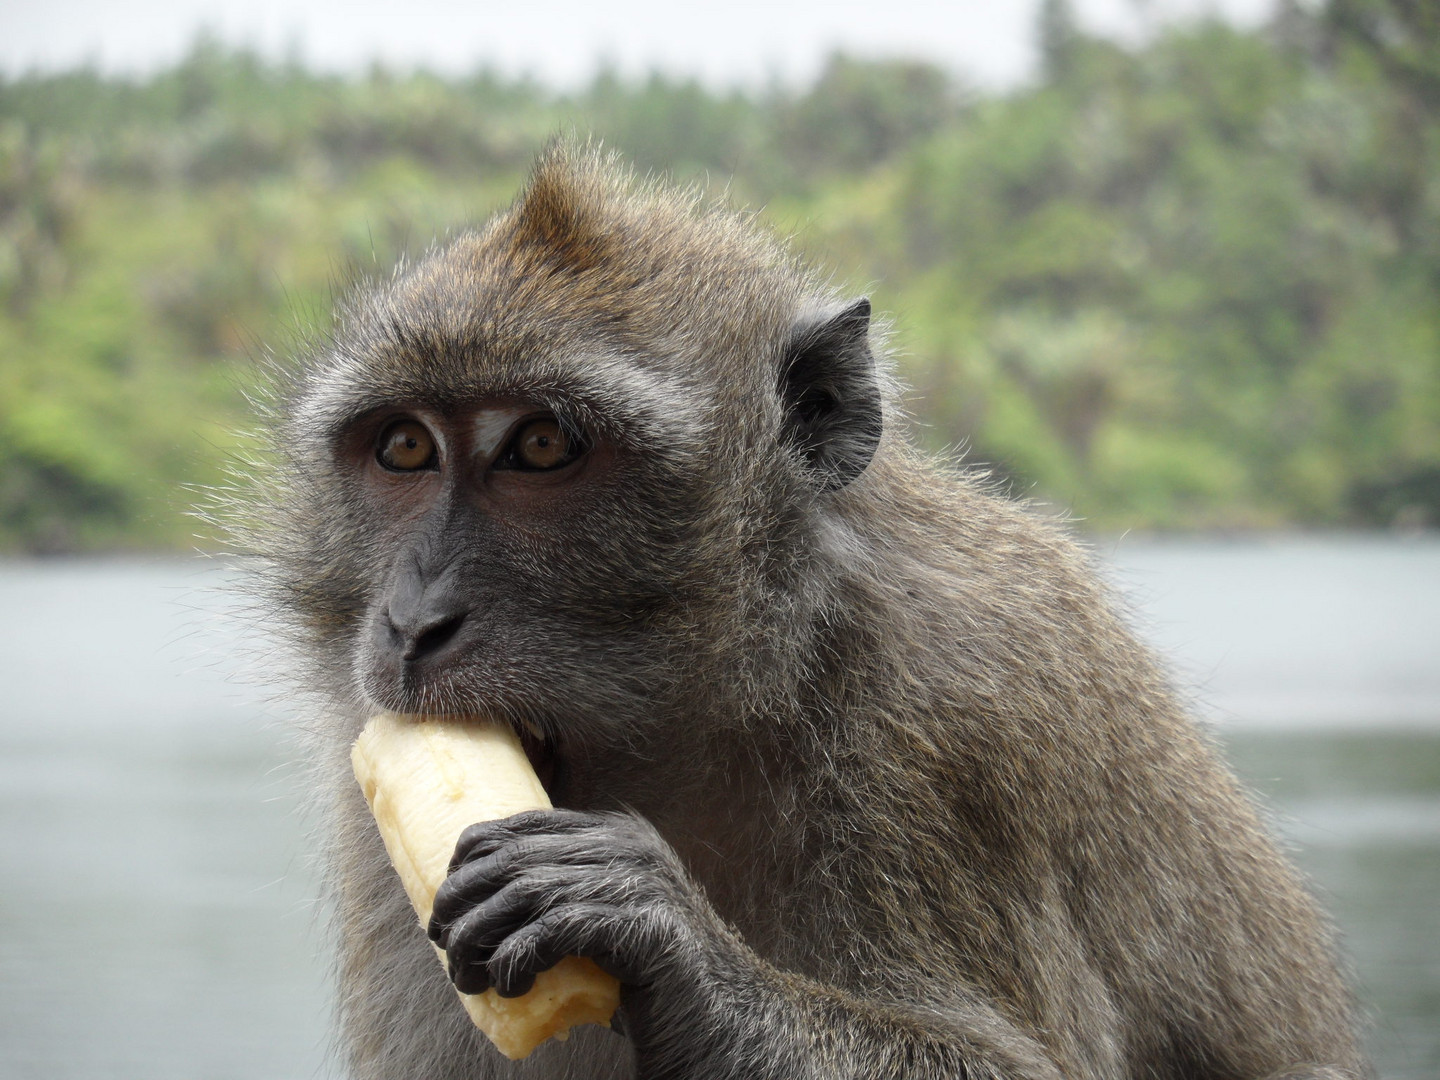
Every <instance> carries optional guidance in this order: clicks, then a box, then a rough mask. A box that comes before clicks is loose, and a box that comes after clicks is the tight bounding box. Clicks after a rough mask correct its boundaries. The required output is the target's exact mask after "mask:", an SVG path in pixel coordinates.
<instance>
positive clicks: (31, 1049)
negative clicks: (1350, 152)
mask: <svg viewBox="0 0 1440 1080" xmlns="http://www.w3.org/2000/svg"><path fill="white" fill-rule="evenodd" d="M1100 554H1101V555H1102V557H1103V558H1104V559H1105V560H1106V562H1107V564H1108V565H1109V566H1110V567H1111V568H1112V571H1111V572H1112V573H1113V575H1114V579H1115V581H1116V582H1117V584H1118V586H1119V587H1120V588H1122V589H1123V590H1124V591H1125V592H1126V594H1127V595H1128V596H1130V597H1131V598H1132V600H1133V601H1134V602H1135V603H1136V604H1137V605H1138V608H1139V615H1138V625H1139V626H1140V628H1141V630H1142V632H1143V633H1144V634H1145V635H1146V636H1147V637H1148V638H1149V639H1150V640H1152V641H1153V642H1155V643H1156V645H1157V647H1159V648H1160V649H1161V650H1162V651H1164V653H1165V654H1166V655H1167V656H1169V657H1170V658H1171V660H1172V662H1173V664H1174V666H1175V667H1176V669H1177V671H1178V672H1179V673H1180V677H1181V679H1182V680H1183V682H1184V683H1185V685H1187V686H1189V687H1191V688H1193V694H1194V700H1195V702H1196V708H1197V710H1198V711H1199V712H1200V713H1201V714H1202V715H1204V716H1205V717H1206V718H1207V719H1208V720H1210V721H1212V722H1214V723H1215V724H1216V725H1217V730H1218V731H1219V732H1220V734H1221V736H1222V738H1223V739H1224V741H1225V743H1226V744H1227V746H1228V747H1229V749H1230V751H1231V754H1232V760H1233V761H1234V762H1235V764H1236V767H1237V769H1238V770H1239V771H1240V772H1241V774H1242V775H1243V776H1244V777H1245V778H1246V779H1247V780H1248V781H1249V782H1250V783H1251V784H1252V785H1253V786H1254V787H1255V788H1256V789H1257V790H1259V791H1261V792H1263V793H1264V795H1265V797H1266V800H1267V802H1268V804H1269V806H1270V807H1271V809H1272V810H1273V811H1274V814H1275V816H1276V820H1277V824H1278V827H1279V828H1281V830H1282V831H1283V832H1284V833H1285V834H1286V835H1287V836H1288V837H1289V839H1290V840H1291V842H1292V843H1293V844H1294V845H1296V847H1297V857H1298V858H1299V860H1300V861H1301V863H1302V864H1303V865H1304V867H1305V868H1306V869H1307V870H1308V871H1309V872H1310V873H1311V874H1312V876H1313V877H1314V878H1315V880H1316V882H1317V885H1318V887H1319V889H1320V890H1321V891H1322V893H1323V894H1324V895H1325V897H1326V899H1327V903H1328V904H1329V906H1330V908H1331V910H1332V911H1333V912H1334V914H1335V917H1336V919H1337V921H1338V922H1339V924H1340V925H1341V927H1342V929H1343V931H1344V933H1345V936H1346V940H1347V943H1348V946H1349V949H1350V952H1351V954H1352V956H1353V958H1354V962H1355V966H1356V970H1357V982H1358V985H1359V988H1360V992H1361V994H1362V996H1363V997H1364V999H1365V1001H1366V1003H1367V1006H1368V1007H1369V1008H1370V1009H1371V1011H1372V1013H1373V1015H1374V1017H1375V1027H1374V1032H1373V1037H1372V1040H1371V1046H1372V1051H1373V1053H1374V1056H1375V1058H1376V1060H1377V1062H1378V1063H1379V1064H1380V1066H1381V1073H1382V1075H1383V1076H1384V1077H1385V1078H1386V1080H1422V1078H1423V1080H1433V1078H1434V1077H1436V1076H1440V901H1437V897H1440V539H1436V538H1423V539H1415V540H1397V539H1390V538H1373V539H1372V538H1364V537H1344V538H1330V539H1295V538H1287V539H1281V540H1269V541H1248V540H1247V541H1244V542H1240V541H1236V542H1216V541H1183V542H1176V541H1171V542H1140V541H1136V540H1124V541H1118V542H1116V541H1111V542H1108V543H1106V544H1104V545H1101V547H1100ZM226 577H227V570H226V568H225V567H224V566H223V565H217V564H214V563H206V562H107V561H96V562H84V561H81V562H41V563H8V564H7V563H0V1075H3V1076H6V1077H14V1078H16V1080H32V1078H33V1080H72V1078H73V1080H82V1078H83V1080H108V1078H112V1077H113V1078H117V1080H118V1078H127V1080H128V1078H134V1077H145V1078H146V1080H211V1078H213V1080H230V1078H234V1080H261V1078H263V1080H286V1078H304V1080H308V1078H312V1077H318V1076H327V1075H334V1074H336V1072H337V1070H335V1069H334V1067H333V1066H332V1065H330V1064H329V1063H328V1060H327V1050H326V1041H327V1038H328V1035H327V1028H328V1014H329V1003H328V991H327V989H326V978H325V960H324V958H323V955H322V944H321V934H320V932H319V926H318V914H317V911H316V904H315V895H316V890H315V885H314V881H313V878H312V875H311V874H310V872H309V867H308V864H307V861H306V859H307V856H306V846H305V842H304V838H303V830H302V826H301V823H300V821H299V819H298V814H297V809H296V808H297V805H298V798H297V791H296V788H297V786H298V773H297V771H296V770H295V769H294V768H293V767H292V766H291V765H290V764H288V762H289V760H290V757H291V754H290V752H289V750H288V749H287V747H286V743H285V738H286V731H287V726H288V723H289V720H290V718H289V717H288V716H287V714H286V709H285V707H284V703H283V701H282V700H279V699H276V698H273V697H272V696H271V695H270V693H269V692H267V691H265V690H264V689H263V688H262V684H263V679H257V678H255V675H254V670H255V668H256V666H257V662H256V661H255V660H254V659H253V657H255V655H256V650H255V649H254V648H253V644H249V643H253V641H254V640H255V635H257V634H260V633H262V632H263V628H261V627H257V626H255V625H253V624H251V623H248V622H246V621H245V620H243V619H241V618H239V617H237V616H236V615H235V614H234V611H233V605H231V604H230V603H229V602H227V600H226V599H225V596H224V593H223V591H222V587H223V585H224V582H225V580H226ZM247 658H250V659H247ZM247 667H248V668H250V669H251V671H250V672H249V673H248V674H243V673H244V669H245V668H247ZM242 674H243V677H242Z"/></svg>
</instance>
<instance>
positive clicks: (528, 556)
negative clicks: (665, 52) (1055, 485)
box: [257, 144, 1369, 1080]
mask: <svg viewBox="0 0 1440 1080" xmlns="http://www.w3.org/2000/svg"><path fill="white" fill-rule="evenodd" d="M896 400H897V398H896V391H895V387H894V384H893V382H892V379H891V375H890V367H889V363H888V361H887V359H886V357H885V356H884V353H883V344H882V342H881V341H880V335H879V334H878V333H877V332H876V331H875V330H874V329H873V328H872V326H871V312H870V305H869V303H868V302H867V301H865V300H855V299H850V300H847V299H843V298H841V297H840V296H838V295H837V294H836V293H835V292H834V291H832V289H831V288H830V287H828V286H826V285H825V284H823V283H822V282H820V281H819V280H817V278H816V277H815V276H814V274H813V273H812V272H811V271H809V270H807V269H806V268H805V267H804V266H802V265H800V264H799V263H798V262H797V260H796V259H795V258H794V257H793V256H792V255H790V254H788V253H787V251H786V249H785V248H784V247H783V245H782V244H780V243H779V242H778V241H777V240H775V239H774V238H773V237H772V236H770V235H769V234H767V233H766V232H765V231H764V230H763V229H761V228H760V227H758V226H757V225H756V224H755V223H754V221H753V220H752V219H751V218H749V217H747V216H743V215H739V214H736V213H734V212H732V211H729V210H726V209H724V208H720V207H715V206H711V205H709V204H708V203H706V202H704V201H703V200H702V199H700V198H698V197H694V196H691V195H686V194H682V193H678V192H675V191H673V190H669V189H667V188H665V187H663V186H661V185H658V184H653V183H648V182H642V181H639V180H637V179H635V178H634V177H632V176H631V175H629V174H628V173H627V172H626V171H625V170H624V169H623V168H622V167H620V166H618V165H617V164H615V163H614V162H613V161H612V160H609V159H607V158H605V157H604V156H603V155H602V154H600V153H598V152H596V151H594V150H591V149H588V148H585V147H576V146H573V145H564V144H562V145H559V146H557V147H555V148H553V149H551V150H550V151H548V152H547V153H546V154H545V155H544V156H543V157H542V158H541V160H540V161H539V163H538V165H537V166H536V168H535V171H534V173H533V176H532V178H531V180H530V182H529V184H528V186H527V188H526V190H525V191H524V192H523V194H522V195H521V196H520V198H519V199H518V201H517V202H516V203H515V204H514V206H512V207H511V208H510V209H509V210H507V211H506V212H504V213H501V214H499V215H498V216H497V217H495V218H494V219H493V220H491V221H490V222H489V223H488V224H486V225H485V226H484V227H483V228H481V229H480V230H479V231H476V232H472V233H468V234H466V235H463V236H460V237H459V238H458V239H456V240H454V241H453V242H450V243H449V244H447V245H446V246H444V247H442V248H440V249H438V250H436V251H434V252H432V253H431V254H429V255H427V256H425V257H424V258H422V259H420V260H419V261H417V262H416V263H414V264H413V265H410V266H407V267H404V268H402V269H401V270H400V271H398V272H397V273H396V274H395V276H394V277H393V279H392V280H390V281H389V282H388V283H386V284H383V285H380V286H378V287H375V288H373V289H370V290H368V291H365V292H363V293H361V294H360V295H358V296H357V297H356V298H355V299H353V300H352V301H351V302H349V303H348V304H347V305H346V306H345V308H344V309H343V311H342V312H341V313H340V315H339V317H338V319H337V323H336V328H335V330H334V332H333V334H332V335H331V336H330V338H329V339H327V341H325V342H324V343H323V344H321V345H318V346H317V347H315V348H314V349H313V350H311V353H310V355H309V356H308V357H307V358H306V359H305V360H304V362H303V363H301V364H300V365H298V368H297V370H296V371H295V372H294V373H293V377H292V378H291V379H290V381H289V382H288V383H287V384H286V385H284V386H282V387H281V388H280V389H279V390H278V391H277V394H276V402H275V408H274V414H273V417H272V420H273V423H272V424H271V426H270V428H269V430H270V431H271V433H272V437H273V449H274V454H273V458H274V460H273V462H272V463H271V467H269V468H268V469H267V470H263V471H264V472H265V473H266V475H264V476H262V477H261V478H260V483H261V491H262V495H261V498H260V506H261V508H262V515H261V516H262V517H263V519H264V521H265V525H264V526H263V531H262V533H261V537H262V538H261V539H260V540H259V541H258V544H257V547H258V548H259V550H261V551H262V552H263V553H264V555H265V556H266V561H265V563H264V569H263V573H264V575H265V576H264V578H263V579H262V580H263V581H264V582H265V583H266V585H267V586H268V592H269V595H271V596H273V598H274V601H275V604H276V611H277V621H276V625H277V627H290V628H292V629H293V630H294V631H295V633H294V634H293V635H292V636H290V637H287V638H286V640H287V641H290V642H298V645H297V647H296V652H297V653H299V654H300V655H303V656H304V657H306V658H307V663H306V666H305V678H306V680H307V682H308V684H309V686H310V687H311V688H312V689H315V690H317V691H319V692H320V693H321V694H323V695H324V696H325V698H326V700H327V701H328V702H329V705H328V706H327V707H326V708H325V709H323V710H320V711H321V712H322V714H323V716H322V718H321V719H319V720H317V721H316V723H315V729H314V732H313V735H314V746H315V754H316V756H317V759H318V760H319V761H320V762H321V765H320V772H321V780H322V782H323V783H322V785H321V786H322V787H323V789H324V790H325V791H327V793H328V794H327V796H326V797H327V798H328V799H329V800H330V802H331V804H332V805H333V814H332V817H333V822H332V824H333V829H332V832H331V834H330V835H329V837H328V841H327V843H328V845H329V849H330V851H331V854H332V856H333V858H332V859H331V880H332V881H333V883H334V887H335V890H336V924H337V928H338V936H339V977H340V992H339V1002H340V1013H341V1020H342V1029H343V1041H344V1046H345V1052H346V1054H347V1055H348V1061H349V1068H350V1070H351V1072H352V1075H353V1076H355V1077H356V1078H358V1080H371V1078H397V1080H398V1078H406V1080H418V1078H421V1077H424V1078H427V1080H440V1078H459V1077H510V1076H525V1077H556V1078H559V1077H573V1078H592V1077H597V1078H619V1077H640V1078H644V1080H660V1078H672V1077H673V1078H682V1077H683V1078H696V1080H720V1078H727V1080H729V1078H734V1080H739V1078H742V1077H743V1078H746V1080H757V1078H760V1080H763V1078H773V1080H795V1078H801V1077H804V1078H813V1080H835V1078H866V1080H873V1078H880V1077H895V1078H900V1077H923V1078H940V1077H945V1078H948V1080H956V1078H962V1077H963V1078H967V1080H982V1078H988V1080H1001V1078H1004V1080H1042V1078H1043V1080H1058V1078H1061V1077H1064V1078H1066V1080H1122V1078H1123V1080H1278V1078H1280V1077H1285V1078H1290V1080H1299V1078H1302V1077H1303V1078H1306V1080H1321V1078H1325V1080H1340V1078H1348V1080H1357V1078H1361V1077H1365V1076H1368V1075H1369V1069H1368V1066H1367V1065H1366V1064H1365V1062H1364V1060H1363V1058H1362V1056H1361V1054H1360V1052H1359V1050H1358V1049H1357V1035H1356V1021H1355V1013H1354V1007H1353V1005H1352V1001H1351V998H1350V996H1349V993H1348V992H1347V989H1346V987H1345V985H1344V981H1343V979H1342V978H1341V977H1340V975H1339V974H1337V962H1336V956H1335V943H1334V939H1333V935H1332V932H1331V929H1330V927H1329V925H1328V924H1327V922H1326V920H1325V919H1324V918H1323V917H1322V916H1321V914H1319V913H1318V911H1317V909H1316V906H1315V904H1314V903H1313V902H1312V900H1311V898H1310V896H1309V895H1308V893H1307V890H1306V887H1305V885H1304V884H1303V883H1302V881H1300V880H1299V879H1298V878H1297V875H1296V873H1295V871H1294V870H1292V868H1291V867H1290V866H1289V865H1288V864H1287V862H1286V860H1285V859H1284V858H1282V856H1281V855H1280V854H1278V853H1277V850H1276V847H1275V845H1274V843H1273V842H1272V841H1271V839H1270V838H1269V837H1268V836H1267V834H1266V831H1265V829H1264V828H1263V827H1262V825H1261V823H1260V821H1259V819H1258V818H1257V813H1256V810H1255V808H1254V806H1253V805H1252V803H1251V801H1250V800H1249V798H1248V797H1247V796H1246V794H1245V793H1244V792H1243V791H1242V790H1241V788H1240V786H1239V785H1238V784H1237V782H1236V780H1235V779H1234V777H1233V776H1232V775H1231V773H1230V772H1229V771H1227V769H1226V768H1225V766H1223V765H1222V764H1221V763H1220V762H1219V760H1217V757H1216V754H1215V752H1214V749H1213V748H1212V746H1211V745H1210V744H1209V742H1208V741H1207V740H1206V739H1205V738H1204V737H1203V736H1202V735H1201V734H1199V733H1197V729H1196V727H1195V726H1194V724H1193V723H1192V722H1191V720H1189V719H1188V718H1187V717H1186V715H1185V711H1184V709H1183V708H1182V707H1181V705H1180V704H1179V703H1177V698H1176V694H1175V691H1174V690H1173V689H1172V687H1171V686H1170V684H1169V683H1168V681H1167V679H1166V677H1165V676H1164V675H1163V674H1162V673H1161V672H1160V671H1159V670H1157V666H1156V663H1155V661H1154V659H1153V658H1152V657H1151V655H1150V654H1149V653H1148V652H1147V651H1146V649H1145V648H1143V647H1142V646H1141V645H1140V644H1138V643H1137V642H1136V640H1135V638H1134V636H1133V635H1132V634H1131V632H1130V631H1129V630H1128V629H1127V627H1126V625H1125V622H1124V619H1123V617H1122V616H1121V615H1118V614H1117V612H1116V609H1115V605H1114V601H1113V598H1112V597H1111V596H1110V595H1109V594H1108V592H1107V590H1106V588H1104V587H1103V586H1102V585H1101V584H1099V583H1098V582H1097V579H1096V576H1095V574H1094V572H1093V570H1092V568H1091V566H1090V565H1089V560H1088V557H1087V555H1086V554H1085V553H1084V551H1083V550H1081V549H1080V548H1079V547H1077V545H1076V544H1075V543H1074V542H1072V541H1071V540H1070V539H1067V537H1066V536H1065V534H1064V532H1063V530H1062V529H1061V528H1060V527H1058V526H1056V525H1055V524H1053V523H1051V522H1049V521H1047V520H1045V519H1044V518H1043V516H1042V515H1040V514H1038V513H1036V512H1034V511H1033V510H1031V509H1027V508H1026V507H1025V506H1022V505H1019V504H1017V503H1016V502H1013V501H1011V500H1009V499H1007V498H1005V497H1004V496H1003V494H1002V493H1000V492H997V490H996V489H995V487H994V485H993V484H991V483H988V482H987V481H986V480H985V478H984V477H983V476H981V475H978V474H975V473H972V472H969V471H966V470H964V469H961V468H957V467H955V466H954V465H953V464H952V463H947V462H939V461H935V460H932V459H930V458H928V457H927V456H925V455H923V454H921V453H919V452H918V451H917V450H916V449H915V448H914V447H912V446H911V444H910V443H909V441H908V440H907V436H906V434H905V431H904V423H903V419H902V417H901V416H900V415H899V411H898V407H897V404H896ZM376 709H389V710H394V711H398V712H422V713H447V714H457V713H458V714H481V715H485V716H490V717H499V718H503V720H505V721H507V722H509V723H511V724H513V725H515V726H516V728H517V729H519V730H520V731H522V732H524V733H525V735H524V737H525V739H526V740H527V745H528V747H529V751H530V753H531V756H532V758H533V760H534V762H535V764H536V767H537V771H538V772H539V773H540V775H541V777H542V778H543V780H544V782H545V784H546V786H547V788H548V790H549V793H550V795H551V798H552V800H553V802H554V803H555V806H556V809H555V810H553V811H540V812H533V813H527V814H523V815H519V816H517V817H514V818H509V819H506V820H503V821H501V822H498V823H494V824H490V825H484V826H480V827H477V828H473V829H471V830H469V831H468V832H467V833H466V834H465V837H464V840H463V842H462V843H461V845H460V847H459V849H458V851H457V853H456V868H455V869H454V871H453V873H452V875H451V877H450V879H449V881H448V882H447V883H446V884H445V886H444V887H443V888H442V890H441V893H440V896H439V897H438V898H437V901H436V916H435V919H434V921H433V922H432V924H431V926H430V928H429V929H430V936H431V937H432V938H433V939H434V940H435V941H436V942H437V943H438V944H440V945H441V946H442V947H444V948H445V949H446V950H447V956H448V961H449V967H450V973H451V977H452V978H453V980H454V982H455V983H457V984H458V985H459V986H460V987H462V988H463V989H465V990H467V991H473V990H477V989H479V988H483V987H487V986H495V987H496V988H497V989H499V990H500V991H501V992H502V993H506V994H513V993H516V992H519V991H521V990H523V989H524V988H525V987H526V986H528V985H529V983H530V981H531V980H532V978H533V975H534V973H535V972H536V971H537V970H538V969H542V968H544V967H545V966H547V965H549V964H550V963H552V962H553V961H554V960H555V959H556V958H557V957H559V956H561V955H564V954H578V955H582V956H587V957H591V958H593V959H594V960H595V961H597V962H598V963H599V964H600V965H601V966H602V967H603V968H605V969H607V970H608V971H610V972H611V973H613V974H614V975H616V976H617V977H618V978H619V979H620V980H621V983H622V1005H621V1009H620V1012H619V1014H617V1023H616V1025H615V1028H614V1029H613V1030H605V1029H603V1028H600V1027H590V1028H586V1029H582V1030H579V1031H577V1032H576V1033H575V1034H574V1035H573V1037H572V1038H571V1039H570V1040H569V1041H567V1042H564V1043H558V1042H552V1043H550V1044H547V1045H545V1046H543V1047H541V1048H540V1049H539V1050H537V1051H536V1052H535V1053H534V1054H533V1055H532V1056H531V1057H530V1058H529V1059H527V1060H525V1061H523V1062H519V1063H511V1062H508V1061H506V1060H504V1059H503V1058H501V1057H500V1056H499V1055H498V1054H497V1053H496V1052H495V1051H494V1050H493V1049H492V1048H491V1047H490V1046H489V1045H488V1044H487V1043H486V1042H485V1041H484V1040H483V1039H482V1038H481V1037H479V1036H478V1034H477V1033H476V1031H475V1030H474V1029H473V1027H472V1026H471V1024H470V1022H469V1020H468V1019H467V1018H466V1016H465V1014H464V1012H463V1010H461V1008H460V1007H459V1006H458V1004H457V1003H456V1000H455V996H454V993H453V991H452V988H451V986H450V984H449V982H448V981H447V978H446V971H445V970H444V968H442V966H441V965H439V964H437V963H436V958H435V955H434V952H433V950H432V948H431V943H430V941H427V940H426V934H425V933H424V931H423V929H421V928H419V927H417V926H416V924H415V919H414V915H413V913H412V911H411V909H410V907H409V904H408V902H407V901H406V899H405V896H404V895H403V893H402V891H401V888H400V886H399V883H398V880H397V878H396V876H395V874H394V873H393V871H392V870H391V867H390V865H389V863H388V861H387V860H386V857H385V853H384V851H383V849H382V847H381V842H380V839H379V836H378V835H377V833H376V829H375V825H374V822H373V821H372V819H371V818H370V816H369V814H368V813H367V812H366V808H365V804H364V802H363V800H362V797H361V793H360V791H359V789H358V786H357V785H356V784H355V783H354V781H353V779H352V778H351V776H350V774H349V767H348V764H347V757H346V755H347V752H348V748H349V745H350V743H351V741H352V740H353V739H354V737H355V735H356V733H357V731H358V730H359V726H360V724H361V723H362V721H363V719H364V717H365V716H366V715H367V713H368V712H371V711H374V710H376Z"/></svg>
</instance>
